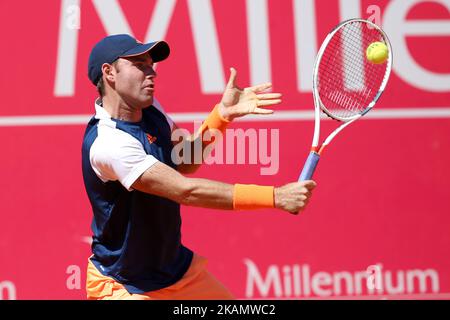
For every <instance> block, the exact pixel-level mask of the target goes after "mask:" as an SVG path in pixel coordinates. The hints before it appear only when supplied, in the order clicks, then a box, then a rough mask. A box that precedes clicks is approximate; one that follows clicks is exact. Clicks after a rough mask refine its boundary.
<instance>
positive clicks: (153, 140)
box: [145, 133, 156, 144]
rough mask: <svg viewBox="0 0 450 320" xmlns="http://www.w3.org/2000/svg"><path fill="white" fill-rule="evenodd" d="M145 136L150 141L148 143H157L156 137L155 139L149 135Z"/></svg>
mask: <svg viewBox="0 0 450 320" xmlns="http://www.w3.org/2000/svg"><path fill="white" fill-rule="evenodd" d="M145 135H146V136H147V140H148V142H150V144H152V143H153V142H155V141H156V137H153V136H151V135H150V134H148V133H146V134H145Z"/></svg>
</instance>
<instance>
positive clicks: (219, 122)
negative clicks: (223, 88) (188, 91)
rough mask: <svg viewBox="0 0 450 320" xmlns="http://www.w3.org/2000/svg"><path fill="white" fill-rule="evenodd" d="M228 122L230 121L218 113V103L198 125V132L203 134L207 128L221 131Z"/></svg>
mask: <svg viewBox="0 0 450 320" xmlns="http://www.w3.org/2000/svg"><path fill="white" fill-rule="evenodd" d="M229 123H230V121H228V120H225V119H224V118H223V117H222V116H221V115H220V113H219V105H218V104H217V105H216V106H215V107H214V109H213V111H211V113H210V114H209V115H208V117H207V118H206V120H205V121H204V122H203V124H202V126H201V127H200V133H201V134H202V135H203V133H204V132H205V131H206V130H209V129H217V130H219V131H221V132H223V131H225V129H226V127H227V126H228V124H229Z"/></svg>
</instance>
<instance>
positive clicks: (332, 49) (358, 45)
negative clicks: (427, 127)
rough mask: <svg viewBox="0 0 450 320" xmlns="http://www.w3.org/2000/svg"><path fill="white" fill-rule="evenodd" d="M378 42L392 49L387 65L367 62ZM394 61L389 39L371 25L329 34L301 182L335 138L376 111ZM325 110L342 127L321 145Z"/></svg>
mask: <svg viewBox="0 0 450 320" xmlns="http://www.w3.org/2000/svg"><path fill="white" fill-rule="evenodd" d="M374 42H382V43H384V44H385V45H386V46H387V48H388V57H387V60H386V61H385V62H383V63H378V64H375V63H372V62H370V61H369V60H368V59H367V58H366V49H367V48H368V47H369V45H370V44H372V43H374ZM392 58H393V57H392V48H391V44H390V42H389V39H388V37H387V35H386V34H385V33H384V32H383V30H381V29H380V27H378V26H377V25H375V24H374V23H372V22H370V21H366V20H362V19H351V20H347V21H344V22H342V23H340V24H339V25H338V26H337V27H336V28H334V30H333V31H331V33H330V34H328V36H327V37H326V39H325V40H324V42H323V44H322V46H321V47H320V50H319V52H318V54H317V58H316V63H315V65H314V72H313V95H314V118H315V127H314V136H313V142H312V147H311V152H310V154H309V156H308V158H307V160H306V163H305V165H304V167H303V170H302V172H301V174H300V177H299V181H304V180H309V179H311V178H312V176H313V174H314V171H315V169H316V167H317V164H318V162H319V160H320V156H321V155H322V153H323V151H324V149H325V148H326V147H327V146H328V145H329V144H330V142H331V141H332V140H333V139H334V137H336V135H337V134H338V133H339V132H341V131H342V130H343V129H344V128H345V127H347V126H348V125H350V124H351V123H353V122H354V121H356V120H358V119H360V118H361V117H362V116H364V115H365V114H367V113H368V112H369V111H370V110H371V109H372V108H373V106H374V105H375V103H376V102H377V101H378V99H379V98H380V96H381V94H382V93H383V91H384V89H385V88H386V84H387V82H388V80H389V76H390V73H391V69H392ZM321 110H322V111H323V112H324V113H325V114H326V115H327V116H328V117H330V118H332V119H334V120H337V121H339V122H340V123H341V124H340V126H339V127H338V128H337V129H335V130H334V131H333V132H332V133H331V134H330V135H329V136H328V137H327V138H326V139H325V141H324V142H323V143H322V144H321V145H319V134H320V115H321Z"/></svg>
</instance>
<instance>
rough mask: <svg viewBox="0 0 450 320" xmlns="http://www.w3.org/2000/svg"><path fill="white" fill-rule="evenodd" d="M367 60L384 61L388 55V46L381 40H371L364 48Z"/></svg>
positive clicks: (378, 62) (373, 61)
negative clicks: (365, 48)
mask: <svg viewBox="0 0 450 320" xmlns="http://www.w3.org/2000/svg"><path fill="white" fill-rule="evenodd" d="M366 56H367V60H369V61H370V62H372V63H375V64H382V63H385V62H386V60H387V58H388V56H389V50H388V47H387V46H386V45H385V44H384V43H383V42H373V43H371V44H370V45H369V47H368V48H367V50H366Z"/></svg>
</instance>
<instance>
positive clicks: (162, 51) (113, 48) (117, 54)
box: [88, 34, 170, 85]
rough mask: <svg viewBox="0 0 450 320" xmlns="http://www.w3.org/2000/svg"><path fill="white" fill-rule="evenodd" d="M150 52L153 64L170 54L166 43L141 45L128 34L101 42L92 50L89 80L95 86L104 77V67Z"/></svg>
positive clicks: (110, 37) (114, 36) (156, 42)
mask: <svg viewBox="0 0 450 320" xmlns="http://www.w3.org/2000/svg"><path fill="white" fill-rule="evenodd" d="M145 52H148V53H149V54H150V56H151V57H152V60H153V62H158V61H162V60H164V59H166V58H167V57H168V56H169V54H170V48H169V45H168V44H167V42H165V41H155V42H150V43H145V44H143V43H141V42H139V41H137V40H136V39H135V38H133V37H132V36H130V35H128V34H116V35H112V36H108V37H105V38H103V39H102V40H100V41H99V42H98V43H97V44H96V45H95V46H94V48H92V51H91V54H90V56H89V63H88V76H89V80H91V82H92V83H93V84H94V85H97V82H98V81H99V80H100V78H101V77H102V65H103V64H104V63H113V62H114V61H116V60H117V59H119V58H125V57H133V56H138V55H140V54H143V53H145Z"/></svg>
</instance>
